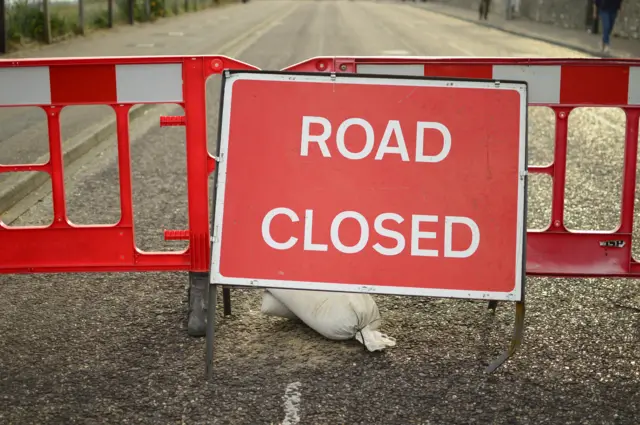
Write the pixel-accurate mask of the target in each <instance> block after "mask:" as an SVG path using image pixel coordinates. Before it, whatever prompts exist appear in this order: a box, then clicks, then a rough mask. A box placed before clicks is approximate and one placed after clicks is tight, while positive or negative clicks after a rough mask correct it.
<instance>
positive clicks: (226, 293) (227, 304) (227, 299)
mask: <svg viewBox="0 0 640 425" xmlns="http://www.w3.org/2000/svg"><path fill="white" fill-rule="evenodd" d="M222 306H223V309H224V315H225V316H231V288H225V287H223V288H222Z"/></svg>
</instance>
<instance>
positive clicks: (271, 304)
mask: <svg viewBox="0 0 640 425" xmlns="http://www.w3.org/2000/svg"><path fill="white" fill-rule="evenodd" d="M260 311H261V312H262V314H266V315H267V316H276V317H284V318H285V319H297V317H296V315H295V314H294V313H293V312H292V311H291V310H289V309H288V308H287V306H286V305H284V304H282V303H281V302H280V301H278V300H277V299H276V298H275V297H274V296H273V295H271V294H270V293H269V292H268V291H264V292H263V293H262V307H261V308H260Z"/></svg>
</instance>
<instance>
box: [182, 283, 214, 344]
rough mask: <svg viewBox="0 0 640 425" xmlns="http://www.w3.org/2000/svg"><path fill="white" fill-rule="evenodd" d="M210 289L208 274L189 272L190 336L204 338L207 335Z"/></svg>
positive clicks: (188, 326)
mask: <svg viewBox="0 0 640 425" xmlns="http://www.w3.org/2000/svg"><path fill="white" fill-rule="evenodd" d="M208 287H209V274H208V273H200V272H189V295H188V298H189V314H188V318H187V333H188V334H189V335H190V336H193V337H203V336H204V335H205V332H206V314H207V288H208Z"/></svg>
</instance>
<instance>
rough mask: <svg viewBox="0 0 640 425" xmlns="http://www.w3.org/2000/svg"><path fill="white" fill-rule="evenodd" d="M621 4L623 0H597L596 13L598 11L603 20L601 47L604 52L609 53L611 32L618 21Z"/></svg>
mask: <svg viewBox="0 0 640 425" xmlns="http://www.w3.org/2000/svg"><path fill="white" fill-rule="evenodd" d="M621 4H622V0H596V4H595V6H596V8H597V9H596V10H597V11H596V10H594V13H598V15H600V20H601V21H602V42H601V44H600V48H601V50H602V52H603V53H609V45H610V39H611V32H612V30H613V26H614V25H615V23H616V18H617V17H618V11H619V10H620V5H621Z"/></svg>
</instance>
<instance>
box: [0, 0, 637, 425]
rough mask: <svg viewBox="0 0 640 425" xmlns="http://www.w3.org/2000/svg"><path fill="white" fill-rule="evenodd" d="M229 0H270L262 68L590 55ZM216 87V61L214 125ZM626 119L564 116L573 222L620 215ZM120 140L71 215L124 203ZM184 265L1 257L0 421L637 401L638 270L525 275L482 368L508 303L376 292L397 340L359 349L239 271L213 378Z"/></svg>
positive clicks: (70, 182) (552, 407) (85, 216)
mask: <svg viewBox="0 0 640 425" xmlns="http://www.w3.org/2000/svg"><path fill="white" fill-rule="evenodd" d="M242 7H243V11H242V13H241V12H237V13H239V15H240V14H246V15H249V16H253V17H254V19H256V21H265V20H266V19H267V18H266V17H267V16H271V15H270V13H273V14H276V13H280V14H281V15H282V18H281V19H275V18H274V19H275V20H274V21H273V24H272V25H270V26H268V27H267V28H265V30H264V31H263V32H258V34H257V35H256V36H255V38H253V39H248V40H245V41H244V42H242V44H240V45H238V46H237V47H235V49H237V50H236V51H235V52H231V53H232V54H231V55H232V56H236V57H237V58H238V59H240V60H243V61H245V62H249V63H251V64H254V65H257V66H260V67H262V68H269V69H279V68H282V67H284V66H287V65H289V64H292V63H295V62H298V61H301V60H304V59H306V58H308V57H311V56H315V55H390V54H403V55H457V56H460V55H474V56H500V55H504V56H532V55H540V54H541V52H542V54H544V55H545V56H556V57H567V56H573V57H576V56H584V54H582V53H579V52H575V51H571V50H567V49H564V48H561V47H558V46H553V45H549V44H547V43H543V42H540V41H533V40H529V39H526V38H522V37H516V36H512V35H509V34H504V33H502V32H499V31H496V30H493V29H488V28H484V27H479V26H477V25H474V24H470V23H467V22H463V21H460V20H457V19H451V18H449V17H446V16H442V15H441V14H434V13H430V12H428V11H425V10H420V9H416V8H414V7H412V6H409V5H402V4H395V3H386V2H359V1H290V0H283V1H264V2H261V1H255V0H254V1H252V2H250V3H249V4H247V5H245V6H242ZM228 10H229V12H225V13H229V16H231V10H232V8H229V9H228ZM238 10H239V9H238ZM214 12H217V11H212V16H213V15H215V13H214ZM287 12H288V13H290V14H289V15H286V13H287ZM234 13H236V12H234ZM239 15H238V16H239ZM216 16H217V15H216ZM190 19H193V20H196V21H197V20H198V19H200V18H198V15H192V16H191V17H190ZM211 19H214V18H211ZM238 19H241V18H239V17H238ZM221 22H222V21H221ZM191 25H193V26H194V27H193V31H197V28H198V26H197V25H195V24H192V22H190V20H189V19H184V21H183V27H184V28H191ZM249 25H250V24H249ZM186 34H188V33H186ZM186 34H185V36H184V37H185V38H186V37H187V35H186ZM202 34H203V36H204V32H203V33H202ZM178 44H179V43H178ZM174 48H175V49H179V46H176V47H174ZM230 50H233V49H230ZM208 53H215V51H211V52H208ZM218 95H219V92H218V86H217V82H216V81H213V82H212V84H211V87H210V88H209V89H208V91H207V96H208V105H209V115H208V118H209V134H210V135H215V134H216V128H217V102H218ZM157 115H158V113H157V112H149V113H148V114H147V116H146V117H144V118H142V119H141V120H139V121H137V122H136V123H135V124H134V125H133V126H132V163H133V179H134V208H135V225H136V228H137V235H136V237H137V242H138V244H139V246H140V247H141V248H143V249H160V250H173V249H179V248H180V247H179V246H178V245H176V244H175V243H166V242H164V241H163V240H162V229H163V228H173V229H179V228H183V226H185V225H186V177H185V158H184V129H183V128H162V129H160V128H158V127H157ZM551 117H552V113H551V111H549V110H547V109H545V108H531V110H530V116H529V121H530V129H529V143H530V162H531V163H532V164H541V163H542V164H544V163H546V162H548V161H549V160H550V159H551V158H552V154H553V152H552V151H553V134H554V125H553V121H552V120H551ZM623 125H624V116H623V114H622V112H621V111H618V110H613V109H606V110H604V111H598V112H594V111H591V110H584V111H583V110H580V111H577V112H576V113H575V114H572V115H571V116H570V118H569V126H570V135H569V159H568V171H567V207H566V209H567V217H568V220H569V224H570V226H571V227H572V228H580V229H594V228H605V229H609V228H613V227H615V224H616V220H617V219H618V214H617V208H618V205H619V199H620V196H619V193H620V192H619V191H620V175H621V167H622V148H623V144H622V141H623V139H624V127H623ZM213 139H214V137H213V136H211V137H210V142H211V143H210V146H213ZM115 146H116V145H115V140H114V139H112V138H107V139H105V141H104V142H102V143H100V144H98V145H97V146H95V147H94V148H93V150H92V151H91V152H89V153H88V154H87V155H85V156H83V157H82V158H81V159H79V160H78V161H77V162H76V163H75V164H74V166H73V167H70V169H69V170H68V176H67V182H66V183H67V202H68V209H69V212H70V216H71V218H72V219H73V220H74V221H76V222H79V223H103V222H105V223H113V222H115V221H116V220H117V218H118V214H119V208H118V206H119V205H118V192H117V190H118V189H117V179H118V175H117V161H116V158H115V151H116V149H115ZM549 188H550V185H549V182H548V181H547V180H546V179H544V178H537V177H534V178H533V179H532V180H531V183H530V189H529V202H530V206H529V208H530V216H529V227H538V226H541V225H544V224H545V223H546V222H548V220H549V211H550V204H549V192H548V190H549ZM9 215H10V216H12V217H15V218H16V221H15V222H14V224H16V225H24V224H29V223H38V222H42V221H44V220H45V219H46V218H47V217H50V215H51V200H50V196H49V195H48V193H47V191H46V190H42V191H41V192H39V193H38V194H37V196H35V195H34V196H33V197H32V198H31V199H29V200H28V202H27V201H25V202H24V203H22V204H21V205H20V206H19V208H14V209H12V210H11V211H10V212H9ZM634 233H638V232H637V230H636V231H635V232H634ZM185 284H186V275H185V274H183V273H149V274H73V275H47V276H44V275H35V276H0V335H2V337H1V338H0V371H2V373H0V422H2V423H78V422H80V423H124V422H135V423H148V424H158V423H185V424H209V423H215V424H273V423H296V422H292V421H289V422H285V421H284V419H285V417H286V415H287V412H289V411H290V409H291V408H292V407H291V406H293V409H294V410H295V411H296V415H297V416H298V417H299V418H300V420H299V422H297V423H299V424H337V423H348V424H360V423H361V424H385V425H386V424H410V423H411V424H412V423H416V424H417V423H419V424H469V423H491V424H536V425H537V424H547V423H548V424H558V423H562V424H573V423H581V424H583V423H593V424H635V422H636V421H637V417H639V416H640V393H639V388H640V371H639V370H640V369H639V365H640V349H639V348H640V333H639V332H638V329H640V324H639V322H638V320H639V316H638V312H637V311H638V309H639V308H640V296H639V295H638V294H639V293H640V291H638V285H637V283H636V282H635V281H633V280H616V279H612V280H606V281H605V280H599V279H546V278H531V279H529V280H528V283H527V284H528V289H527V291H528V293H527V296H528V303H529V304H528V313H527V315H528V316H527V322H526V331H525V343H524V345H523V347H522V349H521V351H519V353H518V354H517V355H516V357H515V358H514V359H513V361H510V362H508V363H507V364H506V365H505V366H504V367H503V368H502V369H500V370H498V372H496V373H495V374H494V375H491V376H487V375H485V374H484V373H483V369H484V367H485V366H486V364H487V362H488V361H489V360H491V359H492V358H493V356H497V355H498V354H499V353H500V352H501V350H503V349H504V348H505V346H506V344H507V342H508V339H509V337H510V334H511V326H512V319H513V310H512V308H511V306H510V305H508V304H501V305H500V306H499V307H498V311H497V314H496V316H495V317H494V316H491V315H488V314H487V312H486V304H485V303H473V302H465V301H455V300H433V299H421V298H402V297H390V296H378V297H376V300H377V302H378V305H379V307H380V311H381V315H382V320H383V325H382V326H383V330H384V331H385V332H386V333H388V334H389V335H390V336H393V337H395V338H396V339H397V341H398V346H397V347H395V348H394V349H392V350H389V351H387V352H385V353H378V354H371V353H367V352H364V351H363V349H362V347H361V345H360V344H358V343H357V342H345V343H340V342H333V341H327V340H325V339H323V338H322V337H321V336H319V335H317V334H316V333H314V332H313V331H311V330H309V329H308V328H305V327H304V326H302V325H300V324H298V323H291V322H288V321H286V320H280V319H276V318H269V317H264V316H262V315H261V314H260V312H259V311H260V292H259V291H255V290H246V291H245V290H243V291H240V290H236V291H233V293H232V299H233V303H234V304H233V315H232V316H231V317H228V318H222V317H219V319H218V320H219V322H218V323H219V327H218V331H217V332H218V333H217V346H216V360H215V383H214V384H212V385H209V384H206V383H204V382H203V377H204V376H203V375H204V341H203V340H202V339H193V338H190V337H188V336H187V334H186V323H185V318H186V309H187V305H186V292H185V290H184V286H185ZM292 388H294V389H295V391H296V392H297V393H298V396H299V402H296V403H293V402H292V400H291V398H290V394H291V391H292V390H291V389H292ZM287 394H289V396H287ZM287 397H289V398H287ZM285 405H286V406H287V407H286V408H285ZM296 415H290V416H289V417H290V418H291V417H293V418H294V420H295V417H296Z"/></svg>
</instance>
